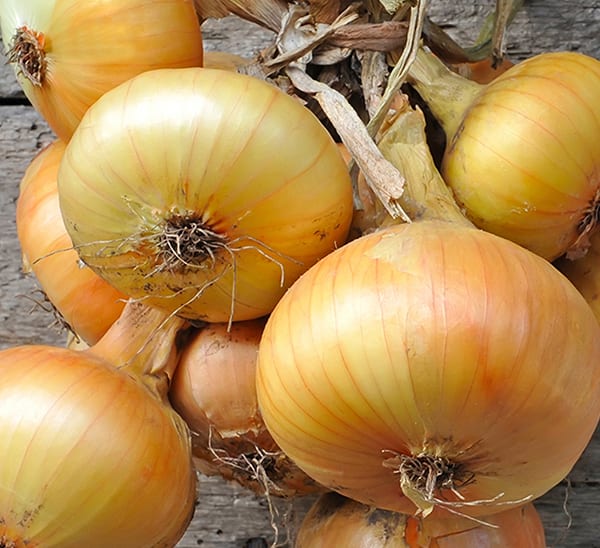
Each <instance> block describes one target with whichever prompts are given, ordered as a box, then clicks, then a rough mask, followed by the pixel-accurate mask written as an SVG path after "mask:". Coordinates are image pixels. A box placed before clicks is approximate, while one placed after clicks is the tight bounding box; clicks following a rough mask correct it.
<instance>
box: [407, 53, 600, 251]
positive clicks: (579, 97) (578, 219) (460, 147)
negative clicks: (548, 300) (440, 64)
mask: <svg viewBox="0 0 600 548" xmlns="http://www.w3.org/2000/svg"><path fill="white" fill-rule="evenodd" d="M422 59H430V60H431V59H432V58H431V57H429V58H428V57H425V56H422ZM446 81H447V82H446ZM444 82H445V83H447V84H448V90H450V89H451V88H450V85H452V86H454V84H456V85H457V87H456V90H460V91H461V92H462V91H464V92H465V99H467V100H466V101H465V104H462V103H461V104H460V116H458V115H457V112H458V110H459V109H458V106H459V105H458V103H457V104H456V105H454V107H456V111H455V112H452V111H451V106H450V105H451V103H452V101H453V99H452V98H450V95H448V96H447V97H445V98H442V96H441V95H438V92H437V90H436V89H434V87H433V86H428V85H418V88H417V89H418V90H419V93H421V94H422V95H423V96H424V97H426V100H427V101H428V103H429V105H430V106H431V107H432V109H433V111H434V113H435V114H436V116H437V117H438V118H439V119H440V121H441V122H442V125H443V126H444V129H445V130H446V133H447V137H448V144H447V148H446V151H445V154H444V159H443V162H442V167H441V172H442V175H443V176H444V179H445V180H446V182H447V183H448V185H449V186H450V187H451V188H452V190H453V192H454V195H455V197H456V200H457V202H458V203H459V205H461V207H463V208H464V210H465V212H466V214H467V216H468V217H469V218H470V219H471V220H472V221H473V223H475V224H476V225H477V226H479V227H480V228H482V229H484V230H486V231H489V232H492V233H494V234H498V235H500V236H502V237H504V238H508V239H510V240H512V241H515V242H517V243H518V244H520V245H523V246H524V247H527V248H528V249H530V250H532V251H534V252H535V253H537V254H538V255H541V256H542V257H544V258H546V259H548V260H554V259H556V258H557V257H559V256H561V255H563V254H564V253H566V252H568V253H574V254H581V253H583V252H585V248H586V246H587V241H586V237H585V235H584V236H583V237H581V236H582V233H583V232H585V231H586V230H592V231H593V230H595V226H594V222H593V217H594V216H593V211H594V210H595V209H597V207H598V203H597V202H598V196H599V194H598V192H599V189H600V150H599V148H598V145H597V143H598V141H600V103H599V102H598V100H597V97H598V94H599V93H600V61H598V60H597V59H594V58H593V57H590V56H586V55H584V54H581V53H576V52H547V53H542V54H539V55H537V56H534V57H531V58H529V59H526V60H524V61H521V62H520V63H517V64H516V65H515V66H513V67H511V68H510V69H508V70H507V71H506V72H504V73H503V74H502V75H500V76H499V77H498V78H496V79H494V80H493V81H492V82H491V83H489V84H488V85H486V86H481V87H479V88H477V87H474V84H470V83H468V82H463V83H462V84H465V85H462V84H461V82H460V81H457V80H453V79H451V78H440V79H438V81H437V82H436V83H435V84H434V86H435V85H436V84H440V83H444ZM466 84H469V85H466ZM442 85H444V84H442ZM427 88H429V90H428V89H427ZM471 88H473V89H471ZM452 89H455V88H452ZM428 93H431V94H432V95H431V97H427V95H428ZM448 93H450V91H448ZM457 93H458V92H457ZM454 107H453V108H454Z"/></svg>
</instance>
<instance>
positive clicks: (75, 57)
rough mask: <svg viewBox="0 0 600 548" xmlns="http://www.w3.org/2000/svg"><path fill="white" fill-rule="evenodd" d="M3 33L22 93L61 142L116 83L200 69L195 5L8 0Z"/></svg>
mask: <svg viewBox="0 0 600 548" xmlns="http://www.w3.org/2000/svg"><path fill="white" fill-rule="evenodd" d="M0 29H1V31H2V41H3V43H4V44H5V47H6V48H7V57H8V60H9V61H10V62H11V63H12V64H13V66H14V69H15V74H16V77H17V80H18V81H19V83H20V85H21V86H22V88H23V91H24V92H25V94H26V95H27V97H28V99H29V100H30V101H31V103H32V104H33V106H34V107H35V108H36V109H37V110H38V112H40V113H41V115H42V116H43V117H44V118H45V119H46V121H47V122H48V124H49V125H50V127H51V128H52V129H53V130H54V131H55V132H56V134H57V135H58V136H59V137H60V138H62V139H64V140H68V139H69V138H70V137H71V135H72V133H73V131H74V129H75V128H76V127H77V125H78V123H79V121H80V120H81V117H82V116H83V114H84V112H85V111H86V110H87V109H88V108H89V106H90V105H92V104H93V103H94V102H95V101H96V100H97V99H98V98H99V97H100V96H101V95H102V94H103V93H105V92H106V91H108V90H109V89H112V88H113V87H115V86H116V85H117V84H120V83H121V82H124V81H125V80H128V79H129V78H131V77H132V76H134V75H136V74H140V73H142V72H144V71H147V70H151V69H157V68H162V67H174V68H175V67H191V66H201V65H202V53H203V49H202V34H201V31H200V25H199V21H198V18H197V16H196V14H195V10H194V5H193V2H192V1H191V0H161V1H160V2H155V1H150V2H148V1H146V0H87V1H86V2H80V1H78V0H5V1H3V2H2V4H1V6H0Z"/></svg>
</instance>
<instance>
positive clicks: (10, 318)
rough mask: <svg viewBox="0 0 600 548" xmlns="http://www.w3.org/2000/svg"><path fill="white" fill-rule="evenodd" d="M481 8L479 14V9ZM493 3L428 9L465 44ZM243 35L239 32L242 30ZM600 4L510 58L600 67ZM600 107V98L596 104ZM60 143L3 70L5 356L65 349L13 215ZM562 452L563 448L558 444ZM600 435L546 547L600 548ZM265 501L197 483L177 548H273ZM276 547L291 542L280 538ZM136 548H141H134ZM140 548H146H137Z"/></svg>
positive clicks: (216, 34) (557, 505) (299, 511)
mask: <svg viewBox="0 0 600 548" xmlns="http://www.w3.org/2000/svg"><path fill="white" fill-rule="evenodd" d="M475 4H476V5H477V7H473V6H474V5H475ZM491 6H492V2H491V0H486V1H481V0H480V1H478V2H470V1H468V0H453V1H449V0H440V1H435V0H432V2H431V7H430V15H431V17H432V19H433V20H434V21H436V22H437V23H443V24H444V26H445V27H446V28H447V30H448V31H449V32H450V33H451V34H452V35H453V36H454V37H455V38H457V39H458V40H459V41H461V43H463V44H468V43H469V42H470V41H471V40H473V39H474V38H475V36H476V35H477V29H478V28H479V25H480V24H481V22H482V19H483V17H484V15H485V14H486V13H487V12H488V10H489V9H490V7H491ZM241 29H243V31H242V30H241ZM599 34H600V1H599V0H570V1H569V2H564V1H563V0H545V1H543V0H531V1H530V2H526V5H525V7H524V8H522V10H521V12H520V13H519V14H518V16H517V19H516V21H515V22H514V24H513V26H512V27H511V29H510V32H509V35H508V37H507V46H508V51H509V55H511V56H512V57H513V58H514V59H522V58H524V57H527V56H529V55H531V54H534V53H539V52H541V51H546V50H559V49H568V50H579V51H582V52H584V53H587V54H589V55H593V56H595V57H597V58H600V38H599ZM204 36H205V44H206V48H207V49H216V50H221V51H223V50H227V51H232V52H236V53H240V54H246V55H249V54H252V53H254V52H255V51H257V50H258V49H260V47H261V46H262V45H265V44H266V41H267V40H269V39H270V38H271V35H270V34H269V33H267V32H266V31H263V30H262V29H260V28H259V27H256V26H253V25H250V24H246V23H243V22H241V21H240V20H238V19H234V18H228V19H225V20H222V21H210V22H208V24H207V25H206V27H205V33H204ZM598 100H600V97H599V98H598ZM53 138H54V135H53V134H52V132H51V131H50V130H49V129H48V127H47V125H46V124H45V123H44V121H43V120H42V119H41V118H40V116H39V115H38V114H37V113H36V112H35V111H34V110H33V109H32V108H31V106H30V105H29V104H28V102H27V101H26V99H25V98H24V96H23V94H22V93H21V91H20V89H19V87H18V85H17V83H16V80H15V79H14V74H13V73H12V69H11V68H10V67H8V66H6V65H4V64H2V66H0V166H1V167H0V175H1V186H0V250H1V253H2V259H3V261H2V263H1V265H0V322H1V323H0V348H4V347H8V346H12V345H17V344H28V343H48V344H63V342H64V340H65V334H64V333H60V332H59V331H57V329H56V328H55V327H53V326H52V321H53V319H52V316H51V315H50V314H49V313H47V312H45V311H44V310H42V309H41V308H40V307H39V306H36V305H35V304H34V303H33V302H32V301H31V300H30V299H29V298H28V296H31V295H32V294H33V292H34V291H35V288H36V284H35V281H34V280H33V279H32V278H31V277H28V276H26V275H24V274H23V273H22V272H21V269H20V256H19V244H18V241H17V237H16V231H15V221H14V210H15V200H16V197H17V194H18V184H19V181H20V179H21V177H22V176H23V173H24V171H25V169H26V167H27V165H28V163H29V162H30V161H31V159H32V158H33V155H34V154H35V153H36V152H37V151H38V150H40V148H42V147H43V146H44V145H45V144H47V143H49V142H50V141H52V140H53ZM556 442H557V443H561V440H556ZM596 467H599V468H600V433H598V434H597V435H596V436H595V437H594V439H593V440H592V442H591V444H590V446H589V447H588V449H587V450H586V452H585V453H584V455H583V456H582V458H581V459H580V461H579V462H578V464H577V465H576V467H575V468H574V469H573V471H572V473H571V474H570V475H569V477H568V480H565V481H563V482H562V483H561V484H560V485H558V486H556V487H555V488H554V489H552V490H551V491H550V492H549V493H547V494H546V495H545V496H543V497H542V498H541V499H539V500H538V501H536V506H537V508H538V509H539V511H540V514H541V516H542V520H543V522H544V526H545V529H546V532H547V541H548V545H549V546H553V547H559V546H560V547H563V546H564V547H582V548H594V547H600V470H599V469H597V468H596ZM311 501H312V499H310V498H304V499H300V500H297V501H294V502H293V504H289V503H287V502H284V501H283V502H280V503H278V504H277V508H278V509H279V511H280V513H281V516H280V519H279V523H280V525H281V524H282V523H283V514H284V512H288V511H289V510H291V511H292V514H291V515H290V519H291V523H292V524H294V523H298V520H299V519H301V517H302V515H303V513H304V512H305V510H306V509H307V508H308V506H309V504H310V503H311ZM273 535H274V531H273V529H272V526H271V516H270V512H269V509H268V504H267V501H266V500H265V499H264V498H262V497H257V496H254V495H252V494H250V493H248V492H246V491H245V490H243V489H242V488H241V487H238V486H237V485H230V484H227V483H225V482H224V481H222V480H219V479H216V478H207V477H204V476H202V477H200V482H199V493H198V505H197V508H196V513H195V517H194V520H193V521H192V523H191V525H190V527H189V529H188V531H187V532H186V534H185V536H184V537H183V538H182V539H181V541H180V543H179V544H178V546H179V547H181V548H192V547H197V546H202V547H205V548H225V547H231V548H233V547H251V548H260V547H261V546H268V545H269V544H270V543H271V542H272V540H273V538H274V536H273ZM280 539H281V540H284V539H285V532H284V530H283V528H282V530H281V531H280ZM132 548H136V547H132ZM140 548H144V547H140Z"/></svg>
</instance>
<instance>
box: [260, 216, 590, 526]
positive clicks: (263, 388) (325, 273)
mask: <svg viewBox="0 0 600 548" xmlns="http://www.w3.org/2000/svg"><path fill="white" fill-rule="evenodd" d="M558 310H560V313H559V314H557V313H556V311H558ZM599 335H600V333H599V326H598V323H597V321H596V319H595V317H594V315H593V313H592V312H591V310H590V309H589V307H588V305H587V303H586V302H585V301H584V300H583V298H582V297H581V295H580V294H579V293H578V292H577V291H576V289H575V288H574V287H573V286H572V285H571V284H570V283H569V282H568V281H567V280H566V279H565V277H564V276H563V275H562V274H560V273H559V272H558V271H557V270H556V269H554V268H553V267H552V266H551V265H550V263H548V262H547V261H545V260H543V259H542V258H540V257H539V256H537V255H535V254H534V253H531V252H529V251H528V250H526V249H524V248H522V247H520V246H518V245H516V244H514V243H513V242H510V241H508V240H505V239H502V238H499V237H497V236H495V235H492V234H489V233H486V232H484V231H481V230H478V229H475V228H469V227H461V226H458V225H453V224H450V223H444V222H434V221H422V222H415V223H412V224H409V225H400V226H395V227H392V228H386V229H384V230H381V231H379V232H376V233H373V234H370V235H367V236H363V237H361V238H359V239H357V240H354V241H353V242H351V243H349V244H347V245H345V246H344V247H343V248H341V249H339V250H337V251H336V252H334V253H332V254H330V255H329V256H328V257H326V258H325V259H323V260H322V261H320V262H319V263H317V264H316V265H315V266H314V267H313V268H311V269H310V270H309V271H308V272H307V273H306V274H305V275H303V276H302V277H301V278H300V280H298V281H297V282H296V283H295V284H294V285H293V286H292V288H291V289H290V290H289V291H288V292H287V293H286V295H285V296H284V297H283V298H282V299H281V301H280V302H279V303H278V305H277V307H276V308H275V310H274V311H273V313H272V314H271V315H270V317H269V319H268V321H267V324H266V327H265V331H264V333H263V337H262V339H261V344H260V347H259V358H258V369H257V394H258V401H259V406H260V410H261V414H262V417H263V419H264V421H265V424H266V425H267V428H268V429H269V431H270V432H271V434H272V435H273V438H274V439H275V441H276V442H277V444H278V445H279V446H280V447H281V448H282V449H283V451H285V452H286V453H287V454H288V455H289V456H290V458H291V459H292V460H293V461H295V462H296V464H298V466H299V467H300V468H301V469H303V470H304V471H305V472H306V473H307V474H308V475H309V476H311V477H313V478H314V479H315V480H316V481H318V482H319V483H321V484H323V485H324V486H325V487H328V488H330V489H332V490H335V491H337V492H339V493H340V494H343V495H345V496H347V497H349V498H352V499H355V500H357V501H359V502H362V503H364V504H370V505H373V506H377V507H379V508H384V509H388V510H394V511H399V512H406V513H414V512H415V511H416V508H417V506H418V507H419V509H420V510H422V511H423V512H425V513H427V512H429V511H432V510H433V511H434V513H437V514H443V513H446V512H447V511H459V512H461V513H464V514H469V515H473V516H475V515H485V514H493V513H495V512H498V511H501V510H504V509H508V508H509V507H511V506H516V505H518V504H522V503H523V502H524V501H527V500H530V499H533V498H536V497H538V496H540V495H542V494H543V493H545V492H546V491H547V490H549V489H550V488H551V487H553V486H554V485H555V484H557V483H558V482H559V481H561V480H562V479H563V478H564V477H565V475H566V474H567V473H568V472H569V471H570V469H571V468H572V466H573V465H574V464H575V462H576V460H577V459H578V458H579V456H580V454H581V453H582V451H583V450H584V448H585V446H586V445H587V443H588V442H589V439H590V437H591V436H592V434H593V432H594V428H595V427H596V424H597V422H598V418H599V416H600V397H599V396H600V394H599V392H600V359H599V358H600V337H599ZM438 464H439V465H440V466H443V467H444V468H445V472H444V474H443V475H441V476H440V478H439V479H440V480H447V482H446V483H445V484H444V485H440V483H439V482H438V481H437V480H436V481H435V482H434V484H433V485H434V487H435V489H433V490H430V491H425V488H424V487H423V486H422V485H420V484H419V483H418V482H417V481H416V480H417V479H418V478H415V477H414V474H412V473H411V471H410V467H411V466H412V467H413V469H416V467H417V466H416V465H419V466H421V465H422V467H423V469H427V468H428V467H429V469H431V468H432V466H437V465H438ZM413 465H414V466H413ZM430 465H431V466H430ZM434 479H435V478H434ZM451 488H453V489H454V491H455V492H453V491H452V489H451ZM456 493H458V495H457V494H456ZM459 496H460V497H463V499H462V500H460V499H459Z"/></svg>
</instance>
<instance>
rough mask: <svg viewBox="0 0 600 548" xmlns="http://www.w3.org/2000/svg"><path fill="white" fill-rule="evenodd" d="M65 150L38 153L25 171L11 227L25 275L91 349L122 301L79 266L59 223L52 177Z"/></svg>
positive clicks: (56, 144) (58, 145)
mask: <svg viewBox="0 0 600 548" xmlns="http://www.w3.org/2000/svg"><path fill="white" fill-rule="evenodd" d="M64 150H65V144H64V142H63V141H61V140H60V139H57V140H55V141H53V142H52V143H50V144H49V145H48V146H47V147H45V148H44V149H42V150H41V151H40V152H39V153H38V154H37V155H36V156H35V158H33V160H32V161H31V162H30V164H29V166H28V167H27V169H26V170H25V174H24V175H23V178H22V180H21V185H20V189H19V198H18V200H17V210H16V223H17V234H18V237H19V244H20V246H21V253H22V257H23V265H24V269H25V270H26V271H30V272H33V274H34V276H35V278H36V280H37V282H38V284H39V286H40V288H41V289H42V291H43V292H44V293H45V295H46V297H47V298H48V300H49V301H50V303H52V305H53V306H54V307H55V308H56V310H57V311H58V313H59V316H60V318H62V320H64V321H65V322H66V324H67V326H68V328H69V329H70V330H72V331H73V332H74V333H75V334H76V337H77V338H78V339H82V340H83V341H85V342H86V343H87V344H94V343H96V342H97V341H98V340H99V339H100V338H101V337H102V335H104V334H105V333H106V331H107V330H108V328H109V327H110V326H111V325H112V324H113V323H114V322H115V321H116V320H117V318H118V317H119V315H120V314H121V312H122V311H123V308H124V306H125V300H126V297H125V295H123V294H122V293H120V292H119V291H117V290H116V289H115V288H114V287H112V286H111V285H110V284H108V283H106V281H104V280H103V279H102V278H100V276H98V275H97V274H96V273H95V272H93V271H92V270H91V269H89V268H87V267H85V266H82V265H81V264H80V262H79V257H78V255H77V252H76V251H75V250H74V249H73V244H72V242H71V239H70V238H69V235H68V234H67V231H66V229H65V225H64V223H63V220H62V216H61V213H60V206H59V203H58V189H57V182H56V179H57V174H58V166H59V165H60V161H61V159H62V157H63V153H64Z"/></svg>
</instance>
